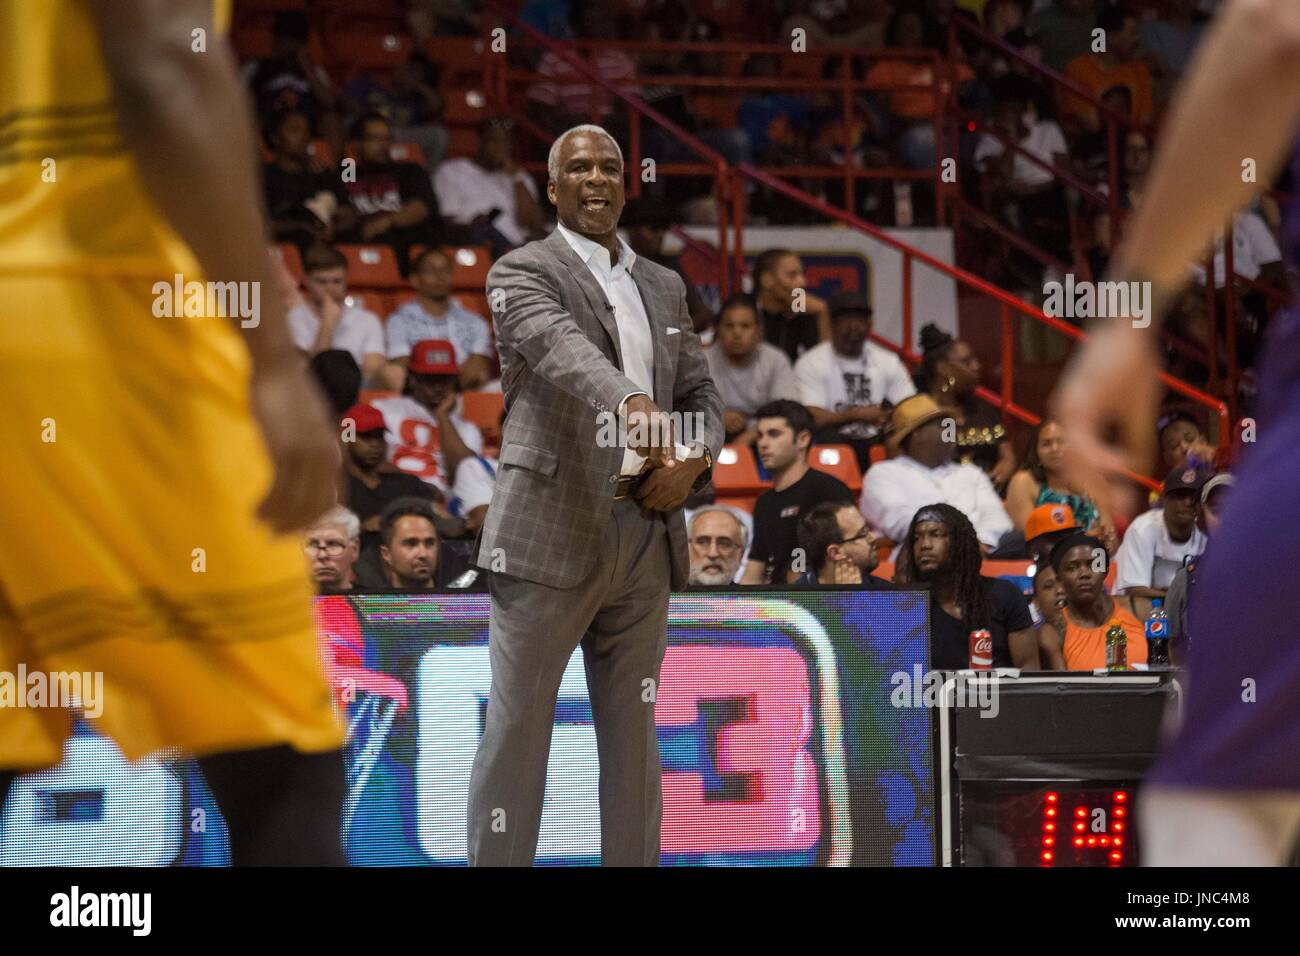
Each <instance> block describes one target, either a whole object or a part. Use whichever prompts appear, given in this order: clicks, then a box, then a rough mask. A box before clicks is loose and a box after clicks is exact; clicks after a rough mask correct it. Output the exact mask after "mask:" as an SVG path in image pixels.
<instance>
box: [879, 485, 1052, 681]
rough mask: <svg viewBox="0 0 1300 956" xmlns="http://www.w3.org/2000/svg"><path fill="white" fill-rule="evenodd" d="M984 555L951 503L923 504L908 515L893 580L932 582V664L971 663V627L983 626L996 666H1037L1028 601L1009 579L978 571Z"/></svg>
mask: <svg viewBox="0 0 1300 956" xmlns="http://www.w3.org/2000/svg"><path fill="white" fill-rule="evenodd" d="M983 560H984V556H983V554H982V553H981V552H980V543H979V539H978V538H977V537H976V536H975V528H974V526H973V525H972V524H971V523H970V519H968V518H967V517H966V516H965V515H964V514H962V513H961V512H960V511H958V510H957V509H956V508H954V507H952V505H945V504H933V505H926V506H925V507H924V508H921V509H920V510H919V511H917V513H916V514H915V515H914V516H913V517H912V523H911V525H909V526H908V529H907V537H906V539H905V540H904V541H903V547H902V548H900V549H899V552H898V564H897V566H896V567H895V569H894V583H895V584H904V585H908V584H913V585H914V584H927V585H929V587H930V667H931V668H932V669H934V670H960V669H961V668H963V667H969V666H970V632H971V631H978V630H985V631H988V632H989V634H990V636H991V637H992V638H993V666H994V667H1019V668H1021V669H1022V670H1038V667H1039V664H1038V642H1037V640H1036V639H1035V637H1034V622H1033V619H1032V618H1031V617H1030V616H1029V604H1028V603H1027V602H1026V601H1025V597H1024V595H1023V594H1021V593H1020V589H1019V588H1017V587H1016V586H1015V585H1014V584H1012V583H1011V582H1010V581H1005V580H1003V579H1002V578H988V577H984V576H983V575H982V574H980V566H981V564H982V562H983Z"/></svg>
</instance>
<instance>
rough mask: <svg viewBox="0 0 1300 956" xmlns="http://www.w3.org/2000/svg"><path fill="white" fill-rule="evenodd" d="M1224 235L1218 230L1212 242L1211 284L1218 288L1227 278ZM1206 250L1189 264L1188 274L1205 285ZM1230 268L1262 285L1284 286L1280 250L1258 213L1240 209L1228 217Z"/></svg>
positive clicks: (1236, 273)
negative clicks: (1212, 275)
mask: <svg viewBox="0 0 1300 956" xmlns="http://www.w3.org/2000/svg"><path fill="white" fill-rule="evenodd" d="M1223 239H1224V235H1223V233H1222V232H1220V233H1219V234H1218V236H1217V238H1216V239H1215V243H1214V287H1215V288H1216V289H1222V288H1223V286H1224V282H1225V281H1226V278H1227V273H1226V271H1225V270H1226V268H1227V266H1226V259H1225V257H1224V254H1223ZM1208 257H1209V250H1208V249H1207V250H1206V254H1205V255H1202V256H1200V257H1199V258H1198V259H1197V260H1196V261H1195V262H1193V263H1192V264H1191V272H1192V276H1193V277H1194V278H1195V279H1196V282H1197V284H1198V285H1199V286H1200V287H1201V288H1204V287H1205V279H1206V272H1205V260H1206V259H1207V258H1208ZM1232 271H1233V274H1234V275H1239V276H1241V277H1242V278H1245V279H1259V281H1260V282H1262V283H1264V284H1265V285H1271V286H1274V287H1277V288H1281V287H1284V286H1285V281H1286V280H1285V279H1284V276H1285V275H1286V267H1285V265H1284V264H1283V262H1282V250H1281V249H1280V248H1279V247H1278V244H1277V238H1276V237H1275V236H1274V235H1273V231H1272V230H1271V229H1269V227H1268V223H1266V222H1265V221H1264V217H1263V216H1261V215H1260V214H1259V213H1257V212H1254V211H1252V210H1249V209H1240V210H1238V211H1237V212H1235V213H1234V214H1233V216H1232Z"/></svg>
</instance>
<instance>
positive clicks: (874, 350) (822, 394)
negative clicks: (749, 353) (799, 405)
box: [794, 342, 916, 438]
mask: <svg viewBox="0 0 1300 956" xmlns="http://www.w3.org/2000/svg"><path fill="white" fill-rule="evenodd" d="M794 374H795V378H797V379H798V380H799V395H800V400H801V401H802V402H803V404H805V405H815V406H816V407H817V408H824V409H826V411H828V412H839V411H843V410H844V409H846V408H852V407H853V406H855V405H879V404H880V403H881V402H883V401H886V400H888V401H890V402H892V403H893V404H895V405H897V404H898V403H899V402H901V401H902V400H903V399H905V398H907V397H908V396H909V395H915V394H916V386H915V385H914V384H913V383H912V377H911V376H910V375H908V374H907V369H906V368H904V367H903V362H902V360H901V359H900V358H899V357H898V356H897V355H895V354H894V353H893V352H891V351H889V349H886V348H882V347H881V346H879V345H877V344H876V343H875V342H864V343H863V345H862V355H860V356H859V357H858V358H846V357H845V356H843V355H838V354H836V352H835V346H834V345H833V344H832V343H831V342H822V343H820V344H819V345H815V346H813V347H812V348H810V349H809V350H808V351H807V352H805V353H804V354H803V355H801V356H799V361H797V362H795V363H794ZM878 430H879V429H877V428H876V427H875V426H874V425H868V424H867V423H866V422H850V423H849V424H847V425H844V426H842V427H841V428H840V433H841V434H843V435H845V436H846V437H849V438H870V437H871V436H872V435H874V434H875V433H876V432H877V431H878Z"/></svg>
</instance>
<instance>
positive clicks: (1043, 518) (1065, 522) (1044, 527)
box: [1025, 504, 1084, 568]
mask: <svg viewBox="0 0 1300 956" xmlns="http://www.w3.org/2000/svg"><path fill="white" fill-rule="evenodd" d="M1083 530H1084V529H1083V528H1080V527H1079V524H1078V522H1076V521H1075V520H1074V509H1073V508H1071V507H1070V506H1069V505H1061V504H1048V505H1039V506H1038V507H1037V508H1035V509H1034V510H1033V511H1031V512H1030V513H1029V518H1028V519H1027V520H1026V521H1025V551H1026V552H1028V554H1029V559H1030V560H1031V561H1033V562H1034V564H1036V565H1037V566H1038V567H1040V568H1041V567H1046V566H1047V565H1048V563H1049V559H1050V558H1051V555H1052V549H1053V548H1054V547H1056V542H1058V541H1064V540H1065V539H1066V538H1068V537H1070V535H1072V534H1078V533H1079V532H1080V531H1083Z"/></svg>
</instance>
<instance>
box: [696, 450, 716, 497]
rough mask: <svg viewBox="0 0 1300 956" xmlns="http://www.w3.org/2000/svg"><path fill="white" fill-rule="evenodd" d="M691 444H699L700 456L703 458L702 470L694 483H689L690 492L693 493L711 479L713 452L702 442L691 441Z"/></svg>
mask: <svg viewBox="0 0 1300 956" xmlns="http://www.w3.org/2000/svg"><path fill="white" fill-rule="evenodd" d="M691 445H692V446H696V445H698V446H699V449H700V457H701V458H703V459H704V470H703V471H702V472H700V473H699V475H698V476H697V477H696V479H695V484H693V485H691V493H692V494H694V493H695V492H697V491H699V490H700V489H701V488H703V487H704V486H705V485H707V484H708V483H709V482H710V481H712V480H713V453H712V452H710V451H709V446H708V445H706V444H704V442H700V441H697V442H691Z"/></svg>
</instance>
